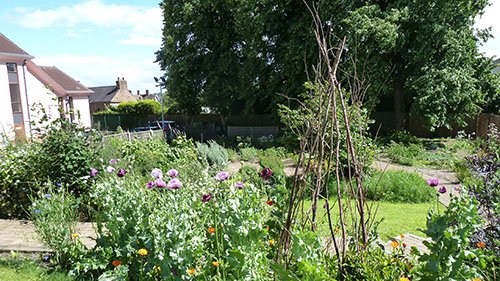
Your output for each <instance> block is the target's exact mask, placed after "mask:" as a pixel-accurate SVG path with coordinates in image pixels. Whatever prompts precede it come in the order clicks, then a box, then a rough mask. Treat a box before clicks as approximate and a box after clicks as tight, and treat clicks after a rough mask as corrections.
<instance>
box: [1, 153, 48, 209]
mask: <svg viewBox="0 0 500 281" xmlns="http://www.w3.org/2000/svg"><path fill="white" fill-rule="evenodd" d="M39 152H40V146H39V145H38V144H32V145H18V146H11V145H9V146H7V147H5V148H3V149H0V218H2V219H6V218H24V217H26V207H27V206H29V204H30V200H29V198H28V195H29V194H31V193H33V192H36V191H37V188H38V185H37V181H38V180H39V179H37V176H40V175H41V174H40V173H39V171H37V169H36V164H37V163H36V162H35V161H33V159H36V157H38V155H39Z"/></svg>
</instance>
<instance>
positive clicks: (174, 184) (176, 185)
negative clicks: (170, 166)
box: [167, 179, 182, 189]
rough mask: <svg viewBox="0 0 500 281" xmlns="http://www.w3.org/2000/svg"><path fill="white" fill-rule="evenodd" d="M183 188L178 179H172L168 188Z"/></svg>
mask: <svg viewBox="0 0 500 281" xmlns="http://www.w3.org/2000/svg"><path fill="white" fill-rule="evenodd" d="M181 187H182V182H181V181H180V180H178V179H171V180H170V181H169V182H168V184H167V188H170V189H179V188H181Z"/></svg>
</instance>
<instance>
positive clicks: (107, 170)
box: [106, 166, 115, 173]
mask: <svg viewBox="0 0 500 281" xmlns="http://www.w3.org/2000/svg"><path fill="white" fill-rule="evenodd" d="M114 171H115V168H113V167H111V166H108V167H106V172H108V173H112V172H114Z"/></svg>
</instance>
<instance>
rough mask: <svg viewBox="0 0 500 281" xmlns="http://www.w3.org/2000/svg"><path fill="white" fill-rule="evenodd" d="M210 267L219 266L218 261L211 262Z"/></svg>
mask: <svg viewBox="0 0 500 281" xmlns="http://www.w3.org/2000/svg"><path fill="white" fill-rule="evenodd" d="M212 265H213V266H215V267H218V266H219V265H220V263H219V262H218V261H213V262H212Z"/></svg>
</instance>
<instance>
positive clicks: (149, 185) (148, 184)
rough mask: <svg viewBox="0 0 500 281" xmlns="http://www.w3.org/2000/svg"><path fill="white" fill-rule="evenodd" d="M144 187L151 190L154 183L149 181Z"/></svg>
mask: <svg viewBox="0 0 500 281" xmlns="http://www.w3.org/2000/svg"><path fill="white" fill-rule="evenodd" d="M146 187H147V188H148V189H153V187H155V183H154V182H153V181H150V182H148V183H146Z"/></svg>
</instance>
